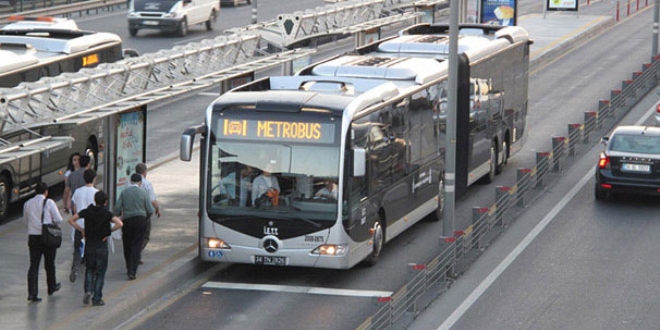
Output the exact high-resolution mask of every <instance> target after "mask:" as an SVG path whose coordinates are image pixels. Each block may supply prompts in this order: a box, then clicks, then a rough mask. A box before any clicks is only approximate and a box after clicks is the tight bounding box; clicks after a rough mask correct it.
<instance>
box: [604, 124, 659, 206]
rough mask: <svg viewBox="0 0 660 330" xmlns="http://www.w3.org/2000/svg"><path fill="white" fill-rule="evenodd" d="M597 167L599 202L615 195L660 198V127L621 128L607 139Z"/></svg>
mask: <svg viewBox="0 0 660 330" xmlns="http://www.w3.org/2000/svg"><path fill="white" fill-rule="evenodd" d="M602 143H603V144H604V145H605V149H604V150H603V152H601V153H600V159H599V160H598V166H597V167H596V189H595V194H596V199H606V198H608V197H609V196H610V195H611V194H612V193H633V194H645V195H658V196H660V128H658V127H652V126H619V127H617V128H616V129H614V131H613V132H612V134H611V135H610V136H609V137H603V139H602Z"/></svg>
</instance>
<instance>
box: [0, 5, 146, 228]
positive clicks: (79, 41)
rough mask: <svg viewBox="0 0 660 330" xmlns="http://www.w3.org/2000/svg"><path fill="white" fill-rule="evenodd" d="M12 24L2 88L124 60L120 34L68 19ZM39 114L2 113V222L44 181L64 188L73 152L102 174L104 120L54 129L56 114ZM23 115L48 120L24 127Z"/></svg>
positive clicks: (5, 41)
mask: <svg viewBox="0 0 660 330" xmlns="http://www.w3.org/2000/svg"><path fill="white" fill-rule="evenodd" d="M12 21H13V22H14V23H12V24H10V25H8V26H6V27H4V28H3V29H0V88H13V87H16V86H17V85H19V84H20V83H22V82H34V81H37V80H39V79H41V78H42V77H49V76H57V75H59V74H61V73H63V72H76V71H78V70H80V69H81V68H90V67H95V66H97V65H98V64H100V63H105V62H115V61H118V60H120V59H122V57H123V53H124V52H123V50H122V41H121V38H119V36H117V35H115V34H111V33H104V32H92V31H82V30H79V29H77V25H75V22H71V21H69V20H66V19H53V18H48V17H46V18H34V19H30V18H24V17H13V19H12ZM130 53H132V54H133V55H135V51H130ZM39 111H43V110H40V109H38V108H35V109H32V108H30V107H29V105H27V106H26V108H25V109H23V108H20V109H12V110H11V111H8V112H7V113H0V119H1V123H0V130H1V131H2V135H1V136H0V221H1V220H3V219H5V218H6V217H7V216H8V210H9V205H10V203H12V202H15V201H18V200H21V199H23V198H26V197H28V196H31V195H32V194H34V188H35V187H36V184H37V183H39V182H40V181H43V182H46V183H48V184H49V185H55V184H58V183H61V182H62V181H63V174H64V172H65V170H66V167H67V164H68V159H69V156H70V154H71V153H72V152H79V153H81V154H83V153H85V154H88V155H90V156H91V157H92V160H93V163H92V168H94V169H95V170H96V169H97V168H98V154H99V152H101V151H102V143H100V141H101V138H102V135H103V132H102V122H101V120H93V121H89V122H88V123H85V124H81V125H77V124H73V123H71V122H69V123H67V124H61V123H55V124H54V123H52V114H50V113H48V114H42V113H39ZM47 111H50V110H47ZM23 113H24V114H26V115H27V116H30V117H40V116H42V117H43V118H44V120H43V122H39V121H38V120H33V121H32V123H31V124H29V125H25V124H24V123H23V122H22V119H21V118H22V115H21V114H23Z"/></svg>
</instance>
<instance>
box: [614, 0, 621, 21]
mask: <svg viewBox="0 0 660 330" xmlns="http://www.w3.org/2000/svg"><path fill="white" fill-rule="evenodd" d="M620 12H621V10H620V5H619V0H616V15H614V16H616V21H617V22H618V21H619V13H620Z"/></svg>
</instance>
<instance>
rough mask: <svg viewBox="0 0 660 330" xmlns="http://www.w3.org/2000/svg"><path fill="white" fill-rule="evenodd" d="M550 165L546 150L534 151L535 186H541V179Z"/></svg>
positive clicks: (542, 185)
mask: <svg viewBox="0 0 660 330" xmlns="http://www.w3.org/2000/svg"><path fill="white" fill-rule="evenodd" d="M548 167H550V153H549V152H547V151H543V152H537V153H536V188H543V187H545V184H544V183H543V179H544V178H545V174H546V172H547V171H548Z"/></svg>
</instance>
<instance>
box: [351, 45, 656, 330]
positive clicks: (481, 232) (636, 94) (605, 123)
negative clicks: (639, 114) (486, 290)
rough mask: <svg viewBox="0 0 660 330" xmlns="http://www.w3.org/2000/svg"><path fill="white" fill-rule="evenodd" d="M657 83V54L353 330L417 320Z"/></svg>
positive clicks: (499, 190)
mask: <svg viewBox="0 0 660 330" xmlns="http://www.w3.org/2000/svg"><path fill="white" fill-rule="evenodd" d="M659 82H660V56H657V57H655V58H653V59H652V63H649V64H644V65H643V66H642V70H641V71H638V72H634V73H633V76H632V79H630V80H624V81H623V82H622V88H621V89H616V90H613V91H612V96H611V99H610V100H600V101H598V104H599V108H598V110H597V111H588V112H585V122H584V123H572V124H568V134H567V136H565V137H564V136H553V137H552V138H551V145H552V147H551V149H550V151H545V152H537V153H536V166H535V167H533V168H518V169H517V178H516V180H517V181H516V183H515V184H514V185H513V186H511V187H508V186H498V187H496V188H495V202H494V203H493V204H492V205H490V206H488V207H474V208H473V209H472V224H471V225H470V226H468V228H466V229H465V230H460V231H456V232H454V235H453V236H451V237H445V238H444V239H443V241H442V242H441V244H440V245H441V246H440V253H439V254H438V255H437V256H436V257H434V258H433V259H432V260H431V261H429V262H428V263H426V264H408V265H407V266H406V267H407V269H408V274H409V276H408V281H407V283H406V284H404V285H403V287H402V288H400V289H399V290H398V291H396V292H395V293H394V294H392V296H389V297H378V298H375V303H376V304H377V306H379V307H378V308H377V309H376V311H375V312H374V313H373V314H372V315H371V316H369V317H368V318H367V319H366V320H365V321H364V322H362V324H360V325H359V326H358V327H357V330H371V329H380V330H384V329H405V328H406V327H407V326H409V325H410V324H411V323H412V322H413V321H414V319H415V317H416V316H417V315H418V314H419V313H420V312H421V311H422V310H423V309H425V308H426V307H427V306H428V305H430V304H431V303H432V302H433V301H434V300H435V299H437V298H438V297H439V296H440V295H441V294H442V293H444V292H445V291H446V290H448V289H449V287H450V286H451V284H452V283H453V282H454V281H455V280H456V278H457V277H458V276H460V275H461V274H462V273H464V272H465V271H466V270H467V268H468V267H469V266H470V264H472V263H473V262H474V260H476V259H477V258H478V257H479V256H480V255H481V254H482V252H483V251H484V250H485V249H487V248H488V246H489V245H490V244H492V243H493V242H494V241H495V240H496V239H497V237H499V235H500V234H501V233H502V232H503V231H504V230H505V229H506V228H507V227H508V226H509V225H511V224H512V223H513V222H514V221H515V220H516V217H517V216H518V215H519V214H520V213H522V211H524V209H525V208H526V207H527V206H528V205H530V204H531V203H532V201H533V200H535V199H537V198H539V197H540V196H541V195H542V193H543V191H544V190H545V188H546V187H547V186H548V184H549V183H550V181H552V180H553V179H556V178H557V177H558V176H559V175H560V174H561V173H562V172H563V171H564V168H565V167H567V166H569V165H570V164H569V162H570V161H571V160H575V156H576V155H577V154H578V153H579V151H578V149H582V150H587V149H589V148H591V147H592V146H593V145H594V143H598V142H597V139H593V140H590V136H591V135H594V134H596V133H599V134H602V135H604V134H606V133H607V132H608V131H609V130H610V129H611V128H612V127H614V126H615V125H616V123H617V122H619V120H621V118H623V116H625V115H626V114H627V112H628V111H629V110H630V109H631V108H632V107H633V106H634V105H635V104H637V102H639V101H640V100H641V99H642V98H643V97H644V96H645V95H646V94H647V93H648V92H649V91H650V90H651V89H653V88H655V87H656V86H657V85H658V83H659Z"/></svg>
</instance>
